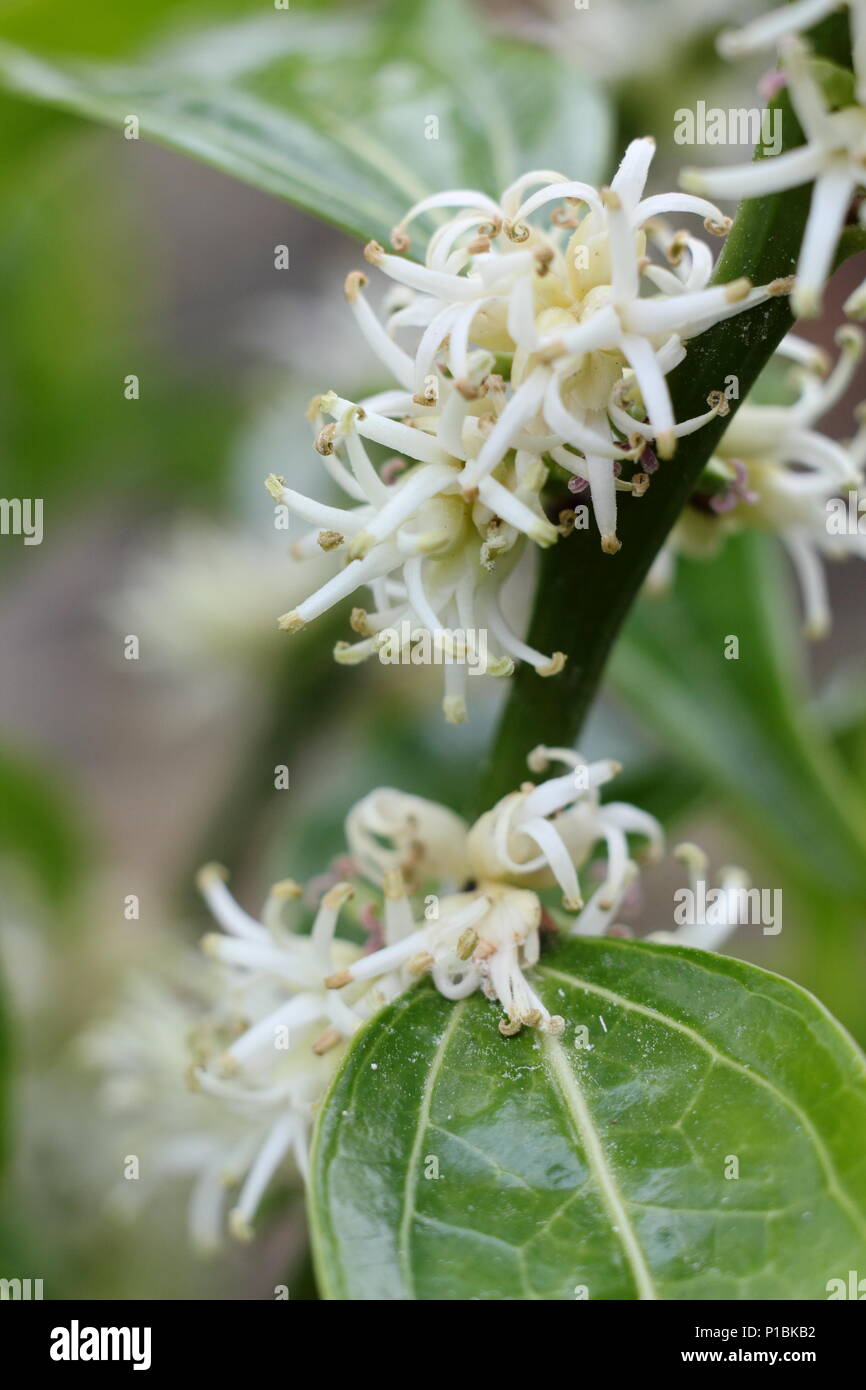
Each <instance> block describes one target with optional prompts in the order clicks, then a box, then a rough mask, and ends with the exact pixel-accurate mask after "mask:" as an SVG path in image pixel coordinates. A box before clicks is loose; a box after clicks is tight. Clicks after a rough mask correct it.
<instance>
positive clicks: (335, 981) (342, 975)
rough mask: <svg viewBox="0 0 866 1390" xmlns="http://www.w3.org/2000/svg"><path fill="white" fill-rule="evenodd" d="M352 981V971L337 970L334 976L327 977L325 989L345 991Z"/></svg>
mask: <svg viewBox="0 0 866 1390" xmlns="http://www.w3.org/2000/svg"><path fill="white" fill-rule="evenodd" d="M351 981H352V972H351V970H335V971H334V973H333V974H332V975H326V976H325V989H345V987H346V985H348V984H351Z"/></svg>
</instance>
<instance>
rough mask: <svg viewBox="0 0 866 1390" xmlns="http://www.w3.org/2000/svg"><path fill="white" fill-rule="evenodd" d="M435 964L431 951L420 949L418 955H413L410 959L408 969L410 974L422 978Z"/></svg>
mask: <svg viewBox="0 0 866 1390" xmlns="http://www.w3.org/2000/svg"><path fill="white" fill-rule="evenodd" d="M434 964H435V961H434V958H433V956H431V954H430V952H429V951H419V952H418V954H417V956H412V957H411V958H410V959H409V961H408V962H407V965H406V969H407V970H408V971H409V974H410V975H414V976H415V977H416V978H418V979H420V977H421V976H422V975H426V974H427V971H428V970H430V969H432V967H433V965H434Z"/></svg>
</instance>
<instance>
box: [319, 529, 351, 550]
mask: <svg viewBox="0 0 866 1390" xmlns="http://www.w3.org/2000/svg"><path fill="white" fill-rule="evenodd" d="M345 539H346V537H345V536H343V535H341V533H340V532H339V531H320V532H319V534H318V535H317V536H316V543H317V545H319V546H320V547H321V549H322V550H337V549H338V547H339V546H341V545H343V543H344V542H345Z"/></svg>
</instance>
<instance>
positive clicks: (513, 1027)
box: [499, 1018, 523, 1038]
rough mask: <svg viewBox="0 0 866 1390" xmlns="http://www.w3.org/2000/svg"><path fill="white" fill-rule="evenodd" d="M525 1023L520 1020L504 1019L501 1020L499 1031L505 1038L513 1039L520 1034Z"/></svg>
mask: <svg viewBox="0 0 866 1390" xmlns="http://www.w3.org/2000/svg"><path fill="white" fill-rule="evenodd" d="M522 1027H523V1023H522V1021H521V1020H520V1019H519V1018H502V1019H500V1020H499V1031H500V1033H501V1034H502V1036H503V1038H513V1037H514V1036H515V1034H517V1033H519V1032H520V1030H521V1028H522Z"/></svg>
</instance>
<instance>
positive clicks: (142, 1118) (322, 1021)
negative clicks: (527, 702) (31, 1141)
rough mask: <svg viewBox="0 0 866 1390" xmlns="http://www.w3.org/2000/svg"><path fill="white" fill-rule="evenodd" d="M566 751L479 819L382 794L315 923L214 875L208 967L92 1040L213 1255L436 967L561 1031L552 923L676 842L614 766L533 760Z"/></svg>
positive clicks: (156, 993) (607, 907)
mask: <svg viewBox="0 0 866 1390" xmlns="http://www.w3.org/2000/svg"><path fill="white" fill-rule="evenodd" d="M551 763H558V764H560V765H561V767H562V769H563V771H562V772H561V773H560V774H559V775H556V776H548V777H547V778H546V779H545V780H542V781H540V782H539V783H538V785H533V784H532V783H526V784H524V786H522V787H521V788H520V790H519V791H516V792H513V793H512V794H510V795H509V796H506V797H504V798H503V799H502V800H501V801H500V802H499V803H498V804H497V805H496V806H495V807H494V808H493V810H491V811H489V812H487V813H486V814H484V815H482V816H481V817H480V818H479V820H478V821H476V823H475V824H474V825H472V826H470V825H469V824H467V823H466V822H465V821H464V820H462V819H461V818H460V817H459V816H457V815H455V814H454V813H453V812H452V811H450V810H448V809H447V808H445V807H443V806H439V805H436V804H435V803H433V802H430V801H426V800H424V799H422V798H420V797H417V796H410V795H407V794H404V793H403V792H399V791H395V790H393V789H390V788H380V789H379V790H377V791H374V792H371V793H370V794H369V795H368V796H366V797H365V798H364V799H363V800H362V801H360V802H359V803H358V804H357V805H356V806H355V807H354V808H353V809H352V810H351V811H350V813H349V815H348V817H347V821H346V840H347V846H348V849H349V856H348V857H347V858H345V859H343V860H341V861H339V863H338V865H337V866H335V871H334V872H333V873H332V874H330V875H329V876H328V880H329V883H328V887H327V888H326V891H325V892H324V894H323V895H322V896H321V899H320V902H319V906H318V909H317V911H316V913H315V917H314V920H313V923H312V926H311V928H310V930H309V932H308V933H305V932H303V931H301V930H299V929H300V928H301V927H302V925H303V923H304V920H305V914H304V911H303V906H302V899H303V898H304V896H305V895H304V894H303V893H302V890H301V888H300V887H299V886H298V885H297V884H296V883H293V882H291V881H284V882H281V883H277V884H275V885H274V887H273V888H272V890H271V892H270V895H269V897H268V899H267V902H266V903H265V906H264V909H263V911H262V913H261V917H260V918H254V917H252V916H250V915H249V914H248V913H247V912H246V911H244V909H243V908H242V907H241V906H240V905H239V904H238V903H237V901H236V900H235V898H234V897H233V896H232V894H231V893H230V892H229V889H228V887H227V885H226V882H225V873H224V871H223V870H221V869H220V868H219V867H218V866H216V865H209V866H208V867H206V868H205V869H203V870H202V871H201V873H200V875H199V884H200V887H201V891H202V893H203V895H204V897H205V900H206V902H207V904H208V907H209V908H210V911H211V913H212V914H213V916H214V918H215V919H216V921H217V923H218V924H219V927H220V928H221V930H220V931H219V932H214V933H211V934H209V935H207V936H206V937H205V938H204V941H203V946H204V949H205V952H206V954H207V955H208V957H209V958H210V960H211V961H212V962H213V968H212V971H211V973H210V974H209V975H207V976H204V975H203V974H202V972H201V971H200V970H199V971H197V972H195V973H193V972H191V971H190V968H189V963H188V962H185V963H184V964H183V969H182V971H181V972H180V973H179V975H178V980H177V984H176V987H173V988H172V987H168V986H166V985H165V984H164V983H163V984H160V985H157V984H156V983H155V982H147V981H139V983H138V984H137V985H136V987H135V989H134V991H133V992H132V994H131V998H130V1000H129V1001H128V1002H129V1008H128V1009H127V1011H126V1012H125V1013H124V1014H123V1015H121V1017H120V1018H119V1019H115V1020H113V1021H112V1022H110V1023H108V1024H103V1025H101V1026H99V1027H97V1028H94V1029H92V1030H91V1031H90V1033H89V1034H88V1037H87V1039H86V1053H87V1056H88V1059H89V1061H90V1062H91V1063H92V1064H95V1065H97V1066H99V1067H100V1069H101V1070H102V1071H103V1074H104V1076H105V1082H104V1086H105V1094H106V1098H107V1099H108V1101H109V1102H110V1105H111V1108H112V1111H113V1112H114V1113H115V1114H116V1115H118V1116H119V1117H120V1118H121V1119H125V1120H126V1121H128V1122H129V1124H131V1126H132V1131H135V1132H134V1134H133V1133H132V1132H130V1133H127V1131H125V1130H124V1131H122V1132H123V1139H122V1142H123V1143H124V1144H129V1145H131V1146H132V1152H135V1153H137V1154H141V1155H142V1173H141V1177H142V1179H143V1181H142V1182H141V1183H140V1184H138V1183H136V1184H129V1183H124V1184H123V1187H124V1188H126V1189H129V1188H135V1195H136V1197H138V1198H139V1199H141V1200H144V1199H146V1198H147V1197H148V1196H150V1195H151V1194H152V1192H153V1190H154V1187H155V1186H156V1185H158V1184H160V1183H162V1182H164V1181H166V1180H169V1179H173V1178H174V1179H186V1180H187V1181H192V1184H193V1187H192V1194H191V1198H190V1207H189V1219H190V1228H191V1232H192V1236H193V1239H194V1242H195V1243H196V1244H197V1245H198V1246H200V1247H202V1248H205V1249H206V1248H211V1247H213V1245H214V1244H215V1243H216V1242H217V1240H218V1237H219V1233H220V1229H221V1226H222V1222H223V1214H224V1209H225V1204H226V1194H227V1191H228V1190H229V1189H235V1196H234V1201H233V1205H232V1208H231V1211H230V1214H229V1218H228V1224H229V1228H230V1230H231V1231H232V1233H233V1234H234V1235H235V1236H236V1237H237V1238H239V1239H242V1240H244V1239H249V1238H250V1237H251V1235H252V1224H253V1221H254V1218H255V1215H256V1212H257V1209H258V1207H259V1205H260V1203H261V1200H262V1197H263V1195H264V1193H265V1191H266V1189H267V1188H268V1186H269V1184H270V1183H271V1181H272V1180H273V1179H274V1177H275V1175H276V1174H277V1172H278V1171H282V1170H284V1169H285V1168H286V1161H287V1160H289V1159H291V1165H290V1168H291V1169H293V1170H294V1171H295V1172H298V1173H300V1175H301V1176H303V1175H304V1174H305V1172H306V1167H307V1147H308V1140H309V1133H310V1128H311V1124H312V1120H313V1117H314V1113H315V1108H316V1106H317V1104H318V1102H319V1101H320V1100H321V1098H322V1096H323V1095H324V1093H325V1090H326V1088H327V1085H328V1082H329V1080H330V1078H331V1076H332V1075H333V1073H334V1071H335V1069H336V1066H337V1063H338V1061H339V1058H340V1056H341V1055H342V1052H343V1050H344V1048H345V1044H346V1042H347V1040H348V1039H349V1038H350V1037H351V1036H352V1034H353V1033H354V1032H355V1031H356V1030H357V1029H358V1028H359V1027H360V1026H361V1024H362V1023H363V1022H364V1021H365V1020H366V1019H368V1018H370V1017H371V1016H372V1015H373V1014H374V1013H375V1012H376V1011H377V1010H378V1009H380V1008H381V1007H382V1006H383V1005H384V1004H385V1003H387V1002H388V1001H389V1000H390V999H393V998H394V997H395V996H396V995H397V994H399V993H401V992H402V991H403V990H405V989H406V988H408V987H409V986H410V985H411V984H413V983H414V982H416V981H418V980H419V979H420V978H421V977H423V976H425V975H429V976H430V978H431V979H432V982H433V984H434V985H435V987H436V988H437V989H438V990H439V991H440V993H442V994H443V995H444V996H445V997H446V998H448V999H460V998H464V997H466V996H467V995H469V994H471V993H473V992H474V991H476V990H478V991H481V992H483V994H484V995H485V996H486V997H487V998H488V999H490V1000H491V1001H495V1002H497V1003H498V1004H499V1005H500V1007H501V1009H502V1011H503V1013H502V1018H501V1021H500V1023H499V1029H500V1032H501V1033H502V1034H503V1036H505V1037H507V1036H509V1035H511V1034H514V1033H516V1032H518V1031H519V1030H520V1029H521V1028H523V1027H535V1028H538V1029H540V1030H542V1031H547V1032H552V1033H558V1032H559V1031H560V1030H561V1029H562V1027H563V1019H562V1018H560V1017H558V1016H556V1015H551V1014H550V1012H549V1011H548V1009H547V1008H546V1007H545V1005H544V1004H543V1002H542V1001H541V999H540V998H539V996H538V995H537V994H536V992H535V990H534V989H533V985H532V980H531V971H532V967H533V966H534V965H535V963H536V962H537V961H538V959H539V954H540V951H541V944H542V936H543V934H544V933H545V932H550V933H552V932H556V931H559V932H560V933H562V934H563V935H566V934H567V935H577V936H600V935H602V934H604V933H605V932H606V931H608V930H611V929H614V928H613V923H614V920H615V917H616V914H617V912H618V911H619V908H620V906H621V904H622V902H623V898H624V897H625V895H626V894H627V892H628V890H629V889H630V888H631V887H632V885H633V884H634V883H635V879H636V878H637V876H638V872H639V870H638V865H637V862H636V860H635V859H634V858H633V857H632V853H631V851H630V848H629V841H628V837H629V836H634V837H637V838H638V839H639V840H640V841H641V842H643V846H644V849H643V858H645V859H654V858H657V857H658V856H659V855H660V853H661V851H662V848H663V841H662V833H661V830H660V827H659V825H658V823H657V822H656V821H655V820H654V819H653V817H652V816H650V815H647V814H646V813H645V812H642V811H640V810H638V809H637V808H636V807H634V806H630V805H628V804H626V803H623V802H607V803H605V804H602V802H601V800H600V795H599V792H600V789H601V787H603V786H604V785H605V784H606V783H607V782H609V781H610V780H611V778H613V777H614V776H615V775H616V773H617V772H618V771H619V768H618V766H617V765H616V764H615V763H611V762H609V761H606V760H602V761H598V762H592V763H586V762H584V761H583V759H581V757H580V756H579V755H578V754H575V753H572V752H570V751H569V750H567V749H558V748H543V747H541V748H538V749H536V750H535V752H534V753H533V754H532V755H531V757H530V766H531V768H532V770H533V772H535V773H536V774H544V773H547V772H548V771H549V768H550V765H551ZM599 846H601V847H603V855H604V857H603V859H602V863H603V866H604V867H603V871H602V872H603V877H602V880H601V882H600V885H599V886H598V887H596V888H595V890H594V892H593V893H592V895H591V896H590V897H589V900H588V901H587V903H586V904H585V905H584V901H583V895H582V892H581V887H580V880H579V874H580V872H581V871H582V870H583V869H584V868H585V867H586V866H588V864H589V861H590V859H591V857H592V856H593V854H594V852H595V850H596V848H597V847H599ZM693 857H694V856H693ZM338 873H339V874H340V875H342V877H339V878H338ZM737 882H738V883H741V882H742V880H741V879H739V878H738V879H737ZM314 886H315V885H308V893H307V895H306V896H307V897H309V889H311V888H313V887H314ZM557 890H558V894H559V895H561V898H559V900H553V901H552V900H551V893H552V894H553V898H554V899H556V898H557ZM355 895H357V896H358V897H361V896H366V902H365V903H364V905H363V906H362V907H361V909H360V910H356V911H354V914H353V919H352V925H351V928H349V931H350V933H351V934H353V935H354V936H355V937H356V938H361V937H362V936H363V932H364V930H366V931H367V932H368V933H369V935H370V940H369V942H368V944H367V947H366V948H364V947H362V946H361V945H360V944H358V941H357V940H354V941H353V940H350V939H348V936H347V934H346V933H347V927H348V923H347V914H348V912H349V907H348V905H349V903H350V900H351V899H352V898H353V896H355ZM341 918H342V924H343V925H342V928H341ZM731 921H732V922H733V923H735V922H736V918H735V917H734V916H731ZM732 929H733V928H732V927H731V928H726V929H724V930H721V929H720V928H719V927H718V925H714V924H712V923H710V922H709V920H708V921H707V923H705V924H703V925H702V924H701V922H696V923H694V922H693V923H691V924H690V925H689V926H688V927H684V928H682V929H680V930H678V931H676V932H674V933H672V934H671V933H662V934H661V935H659V936H658V937H657V938H653V939H658V940H663V941H666V942H675V943H681V944H685V945H692V946H699V947H700V946H702V945H706V946H707V947H708V948H711V949H717V948H718V947H719V946H720V945H721V942H722V940H723V939H724V937H725V936H726V935H727V934H728V931H729V930H732ZM620 930H622V929H620ZM190 1086H191V1087H192V1090H193V1092H194V1094H193V1095H192V1096H190V1094H189V1087H190Z"/></svg>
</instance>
